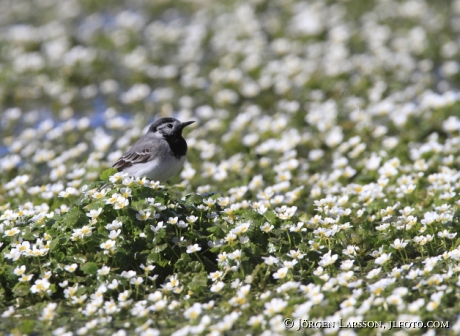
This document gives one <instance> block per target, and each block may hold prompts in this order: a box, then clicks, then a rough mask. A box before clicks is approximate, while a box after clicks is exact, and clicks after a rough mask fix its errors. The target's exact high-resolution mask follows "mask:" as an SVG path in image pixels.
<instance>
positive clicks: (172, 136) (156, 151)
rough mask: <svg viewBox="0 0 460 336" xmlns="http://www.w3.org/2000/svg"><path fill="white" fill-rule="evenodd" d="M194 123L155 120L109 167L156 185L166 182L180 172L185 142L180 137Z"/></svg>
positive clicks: (163, 119)
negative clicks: (151, 181)
mask: <svg viewBox="0 0 460 336" xmlns="http://www.w3.org/2000/svg"><path fill="white" fill-rule="evenodd" d="M194 122H195V121H187V122H180V121H179V120H177V119H174V118H162V119H159V120H157V121H155V122H154V123H153V124H152V125H150V127H149V130H148V131H147V133H145V134H144V135H143V136H142V137H141V138H140V139H139V140H138V141H137V142H136V143H135V144H134V145H133V146H132V147H131V149H130V150H128V151H127V152H126V153H125V154H123V155H122V157H121V158H119V159H118V160H117V162H115V164H114V165H113V167H115V168H117V169H118V171H119V172H125V173H127V174H128V175H130V176H138V177H148V178H149V179H151V180H154V181H160V182H164V181H166V180H168V179H170V178H171V177H172V176H174V175H175V174H177V173H178V172H179V171H180V170H181V169H182V166H183V165H184V162H185V156H186V155H187V142H186V141H185V139H184V138H183V137H182V130H183V129H184V127H185V126H188V125H190V124H192V123H194Z"/></svg>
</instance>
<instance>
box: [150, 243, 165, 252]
mask: <svg viewBox="0 0 460 336" xmlns="http://www.w3.org/2000/svg"><path fill="white" fill-rule="evenodd" d="M167 247H168V244H162V245H157V246H155V247H154V248H153V249H152V252H153V253H158V252H161V251H164V250H165V249H166V248H167Z"/></svg>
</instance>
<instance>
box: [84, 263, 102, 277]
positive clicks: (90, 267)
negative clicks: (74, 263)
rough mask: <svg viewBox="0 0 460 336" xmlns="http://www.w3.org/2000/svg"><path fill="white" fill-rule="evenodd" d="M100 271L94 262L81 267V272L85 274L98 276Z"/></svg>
mask: <svg viewBox="0 0 460 336" xmlns="http://www.w3.org/2000/svg"><path fill="white" fill-rule="evenodd" d="M98 269H99V267H98V265H97V264H96V263H94V262H87V263H86V264H84V265H83V266H82V267H81V270H82V271H83V273H85V274H93V275H94V274H96V273H97V270H98Z"/></svg>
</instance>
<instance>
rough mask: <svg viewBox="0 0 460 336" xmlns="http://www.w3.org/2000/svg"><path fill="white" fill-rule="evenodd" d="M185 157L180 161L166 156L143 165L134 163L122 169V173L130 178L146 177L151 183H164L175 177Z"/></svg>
mask: <svg viewBox="0 0 460 336" xmlns="http://www.w3.org/2000/svg"><path fill="white" fill-rule="evenodd" d="M184 162H185V156H183V157H181V158H180V159H177V158H175V157H174V156H167V157H166V158H163V159H162V160H160V159H156V160H152V161H149V162H145V163H136V164H134V165H133V166H131V167H128V168H125V169H123V172H124V173H127V174H128V175H131V176H138V177H144V176H145V177H147V178H149V179H150V180H153V181H160V182H164V181H166V180H169V179H170V178H171V177H173V176H174V175H176V174H177V173H178V172H179V171H180V170H181V169H182V167H183V166H184Z"/></svg>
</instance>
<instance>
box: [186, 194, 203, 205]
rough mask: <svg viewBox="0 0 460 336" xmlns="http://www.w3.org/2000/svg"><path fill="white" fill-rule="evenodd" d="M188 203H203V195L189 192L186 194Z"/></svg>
mask: <svg viewBox="0 0 460 336" xmlns="http://www.w3.org/2000/svg"><path fill="white" fill-rule="evenodd" d="M185 199H186V203H187V204H201V203H203V196H201V195H198V194H189V195H187V196H185Z"/></svg>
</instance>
